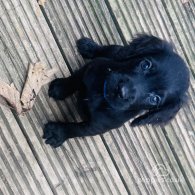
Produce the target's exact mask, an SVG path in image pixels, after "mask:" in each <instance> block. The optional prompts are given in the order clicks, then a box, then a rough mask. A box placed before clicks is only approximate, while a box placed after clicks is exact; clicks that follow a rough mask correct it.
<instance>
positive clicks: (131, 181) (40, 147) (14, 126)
mask: <svg viewBox="0 0 195 195" xmlns="http://www.w3.org/2000/svg"><path fill="white" fill-rule="evenodd" d="M182 2H183V1H180V0H178V1H168V0H167V1H156V0H152V1H146V0H141V1H136V0H101V1H97V0H78V1H77V0H46V3H45V6H44V7H42V6H41V7H40V6H39V5H38V3H37V2H36V1H35V0H31V1H28V0H0V79H1V80H3V81H6V82H8V83H11V82H13V83H14V84H15V85H16V87H17V88H18V89H19V90H21V89H22V86H23V82H24V80H25V77H26V73H27V68H28V64H29V63H30V62H37V61H38V60H41V61H43V62H44V63H45V64H46V65H47V66H48V67H57V68H58V70H59V72H58V73H57V74H56V75H55V76H56V77H67V76H69V75H70V72H72V71H75V70H76V69H78V68H79V67H81V66H83V64H84V60H83V59H82V58H81V56H80V55H79V54H78V52H77V49H76V46H75V42H76V40H77V39H78V38H80V37H82V36H87V37H90V38H93V39H94V40H95V41H97V42H98V43H100V44H113V43H115V44H126V43H127V42H128V41H129V40H131V39H132V37H133V35H134V34H136V33H138V32H148V33H152V34H154V35H157V36H159V37H162V38H164V39H167V40H169V41H172V42H174V44H175V46H176V50H177V52H178V53H179V54H180V55H182V56H183V57H184V59H185V60H186V62H187V63H188V64H189V67H190V68H191V71H192V74H191V86H190V90H189V96H190V99H189V104H188V106H186V107H185V108H183V109H182V110H181V111H180V112H179V114H178V115H177V117H176V119H175V120H173V121H172V122H171V124H170V125H167V126H166V127H165V128H161V127H156V128H152V127H150V126H146V127H141V128H131V127H130V126H129V123H128V122H127V123H125V125H124V126H122V127H121V128H119V129H116V130H113V131H111V132H108V133H106V134H104V135H102V136H95V137H88V138H84V139H71V140H70V141H67V142H66V143H64V144H63V146H62V147H60V148H58V149H52V148H50V146H47V145H45V144H44V142H43V140H42V138H41V136H42V127H43V124H44V123H46V122H47V121H48V120H61V121H80V120H81V118H80V116H79V114H78V113H77V108H76V106H75V105H76V101H75V97H72V98H68V99H67V100H66V101H65V102H55V101H53V100H51V99H49V98H48V96H47V88H48V87H47V86H45V87H44V88H43V89H42V91H41V93H40V94H39V96H38V98H37V101H36V104H35V106H34V108H33V109H32V111H30V112H29V113H28V114H26V115H25V116H16V114H15V113H14V112H12V111H11V110H10V109H8V108H4V107H1V108H0V194H3V195H4V194H6V195H7V194H17V195H18V194H25V195H26V194H30V195H31V194H36V195H37V194H62V195H64V194H65V195H66V194H70V195H75V194H78V195H81V194H83V195H88V194H93V195H94V194H97V195H102V194H105V195H108V194H122V195H124V194H133V195H134V194H135V195H137V194H154V195H155V194H172V195H176V194H187V195H188V194H194V193H195V192H194V190H195V171H194V167H195V151H194V148H195V134H194V133H195V131H194V129H195V122H194V121H195V120H194V119H195V106H194V105H195V99H194V93H195V92H194V91H195V82H194V77H193V75H194V70H195V55H194V52H195V47H194V37H195V36H194V35H195V31H194V27H195V12H194V11H195V3H194V1H192V0H189V1H187V3H185V4H182ZM159 165H160V166H163V167H164V168H165V170H164V171H165V174H166V175H165V176H166V177H165V179H166V180H165V181H166V182H164V180H163V181H162V180H158V179H159V177H157V176H156V175H155V174H156V173H158V172H155V170H154V168H157V167H158V166H159ZM160 179H162V177H160ZM177 179H179V181H178V180H177ZM171 180H173V182H171Z"/></svg>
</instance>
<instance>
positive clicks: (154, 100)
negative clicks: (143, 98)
mask: <svg viewBox="0 0 195 195" xmlns="http://www.w3.org/2000/svg"><path fill="white" fill-rule="evenodd" d="M160 101H161V97H160V96H159V95H154V94H151V95H150V97H149V103H150V104H151V105H154V106H156V105H159V103H160Z"/></svg>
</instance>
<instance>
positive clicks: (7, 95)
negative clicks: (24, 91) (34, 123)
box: [0, 81, 22, 114]
mask: <svg viewBox="0 0 195 195" xmlns="http://www.w3.org/2000/svg"><path fill="white" fill-rule="evenodd" d="M0 96H2V97H3V98H4V99H5V100H6V101H7V102H8V103H9V105H10V106H11V107H13V109H15V110H16V112H17V113H18V114H20V113H21V112H22V106H21V103H20V93H19V91H18V90H17V89H16V88H15V86H14V84H13V83H12V84H11V85H8V84H6V83H4V82H3V81H0ZM1 103H3V102H1Z"/></svg>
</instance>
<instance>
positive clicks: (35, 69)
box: [21, 62, 56, 111]
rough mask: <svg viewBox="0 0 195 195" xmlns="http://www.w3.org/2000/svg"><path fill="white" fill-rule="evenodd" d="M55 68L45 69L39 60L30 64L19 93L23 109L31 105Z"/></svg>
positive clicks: (26, 109)
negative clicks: (20, 93)
mask: <svg viewBox="0 0 195 195" xmlns="http://www.w3.org/2000/svg"><path fill="white" fill-rule="evenodd" d="M55 72H56V69H51V70H46V69H45V68H44V66H43V64H42V63H41V62H37V63H36V64H35V65H33V64H30V65H29V70H28V76H27V79H26V82H25V85H24V88H23V91H22V95H21V104H22V108H23V110H24V111H28V110H30V109H31V108H32V107H33V104H34V101H35V99H36V96H37V94H38V92H39V91H40V89H41V87H42V86H43V85H45V84H47V83H49V82H50V81H51V80H52V78H51V77H52V75H53V74H54V73H55Z"/></svg>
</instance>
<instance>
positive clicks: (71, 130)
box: [43, 122, 106, 148]
mask: <svg viewBox="0 0 195 195" xmlns="http://www.w3.org/2000/svg"><path fill="white" fill-rule="evenodd" d="M105 131H106V130H105V129H104V128H103V127H102V126H97V125H95V124H92V123H89V122H80V123H61V122H49V123H47V124H46V125H45V128H44V131H43V138H44V139H46V141H45V143H46V144H50V145H51V146H52V147H54V148H56V147H59V146H60V145H62V143H63V142H64V141H65V140H67V139H69V138H74V137H84V136H93V135H97V134H100V133H104V132H105Z"/></svg>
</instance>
